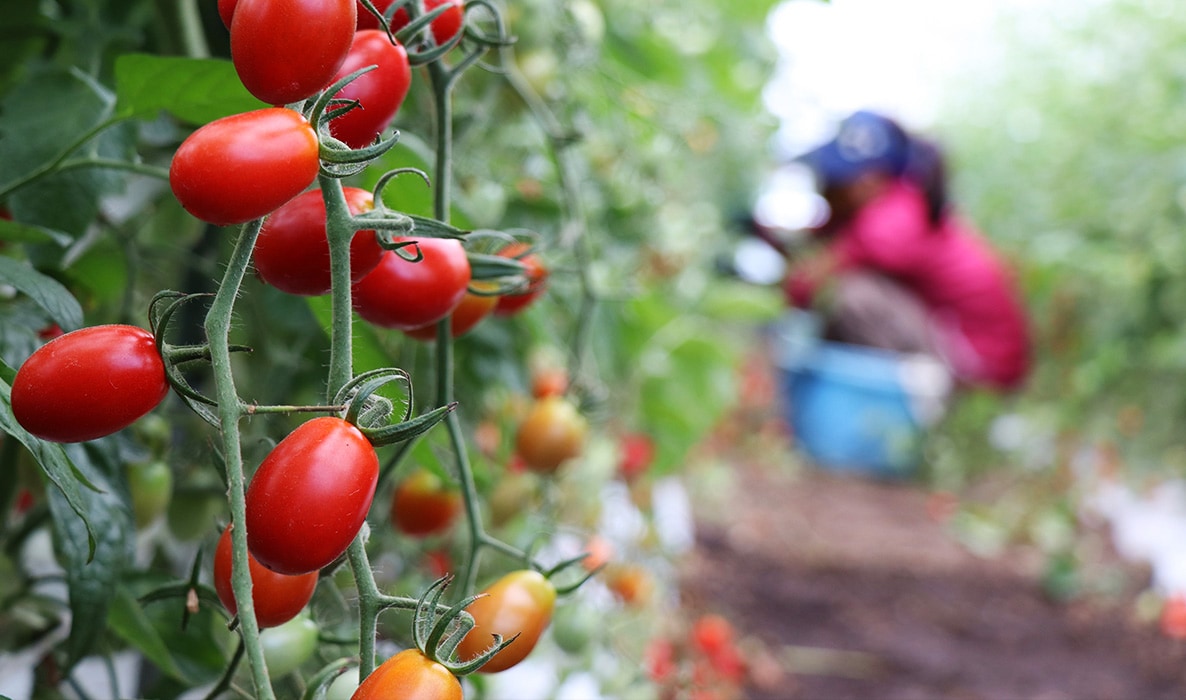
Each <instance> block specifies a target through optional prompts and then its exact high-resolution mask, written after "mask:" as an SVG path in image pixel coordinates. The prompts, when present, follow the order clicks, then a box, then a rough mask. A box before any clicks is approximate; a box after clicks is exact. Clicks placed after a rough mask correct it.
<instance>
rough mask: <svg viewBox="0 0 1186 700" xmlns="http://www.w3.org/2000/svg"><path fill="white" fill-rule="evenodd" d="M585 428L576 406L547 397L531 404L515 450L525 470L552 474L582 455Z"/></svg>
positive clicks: (557, 398)
mask: <svg viewBox="0 0 1186 700" xmlns="http://www.w3.org/2000/svg"><path fill="white" fill-rule="evenodd" d="M587 430H588V424H587V423H586V422H585V418H584V417H583V416H582V415H581V414H580V413H578V412H577V409H576V406H574V405H572V404H571V403H569V402H568V401H567V400H565V399H564V398H562V397H559V396H548V397H545V398H542V399H539V400H537V401H536V402H535V403H534V404H532V406H531V408H530V409H529V410H528V412H527V416H526V417H525V418H524V419H523V422H522V423H521V424H519V431H518V432H517V433H516V434H515V449H516V451H518V453H519V456H520V457H522V458H523V461H524V462H525V463H526V464H527V468H528V469H530V470H532V471H535V472H539V473H543V474H551V473H552V472H555V471H556V469H557V468H559V466H560V465H561V464H562V463H563V462H564V461H566V460H568V459H572V458H573V457H576V456H577V455H579V454H580V453H581V450H582V449H583V448H584V445H585V433H586V431H587Z"/></svg>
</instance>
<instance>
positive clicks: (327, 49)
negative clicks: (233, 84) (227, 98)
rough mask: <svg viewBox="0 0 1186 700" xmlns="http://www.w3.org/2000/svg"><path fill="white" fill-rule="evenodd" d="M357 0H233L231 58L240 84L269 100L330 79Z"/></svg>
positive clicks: (288, 98) (303, 94)
mask: <svg viewBox="0 0 1186 700" xmlns="http://www.w3.org/2000/svg"><path fill="white" fill-rule="evenodd" d="M356 1H357V0H284V2H278V1H277V0H238V3H237V4H236V6H235V7H234V10H233V12H234V16H233V18H232V20H231V25H230V27H231V61H232V62H233V63H234V64H235V70H236V71H237V72H238V74H239V79H240V80H242V81H243V86H244V87H246V88H247V91H248V92H250V93H251V94H252V95H255V96H256V97H258V98H259V99H261V100H263V101H264V102H267V103H268V104H272V105H285V104H290V103H292V102H299V101H300V100H303V99H305V98H307V97H310V96H312V95H313V94H315V93H317V92H318V91H319V90H321V89H322V88H324V87H326V86H327V85H329V84H330V83H331V82H333V77H334V74H336V73H337V72H338V68H339V67H340V66H341V65H342V61H344V60H346V52H347V51H349V50H350V42H351V41H352V40H353V39H354V23H355V20H356V18H357V15H356V10H355V5H356Z"/></svg>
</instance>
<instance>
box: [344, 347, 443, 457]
mask: <svg viewBox="0 0 1186 700" xmlns="http://www.w3.org/2000/svg"><path fill="white" fill-rule="evenodd" d="M392 382H402V383H403V384H404V385H405V386H406V387H407V398H406V399H405V401H404V402H403V403H404V413H403V417H402V418H401V420H400V422H399V423H394V424H392V423H389V422H388V421H389V420H390V418H391V416H392V414H393V413H394V406H393V405H392V404H391V402H390V400H388V399H386V398H384V397H382V396H377V395H375V392H376V391H378V390H379V389H380V388H381V387H383V386H384V385H386V384H390V383H392ZM333 403H334V404H338V405H345V406H346V415H345V420H346V421H347V422H349V423H353V424H354V425H356V426H358V429H359V430H361V431H362V434H363V435H365V436H366V438H367V440H370V442H371V444H372V445H374V446H375V447H380V446H383V445H391V444H394V443H397V442H403V441H405V440H409V439H411V438H414V437H416V436H417V435H421V434H423V433H425V432H427V431H428V430H429V429H431V428H432V427H433V426H435V425H436V424H437V423H439V422H441V420H443V419H444V418H445V416H447V415H449V414H450V413H452V412H453V411H454V410H456V408H457V405H458V404H457V402H456V401H453V402H451V403H448V404H445V405H444V406H438V407H437V408H434V409H433V410H431V411H428V412H427V413H422V414H420V415H419V416H416V417H415V418H413V417H412V407H413V406H414V405H415V403H414V401H413V395H412V378H411V376H409V375H408V373H407V372H405V371H404V370H402V369H398V368H395V367H387V368H383V369H376V370H371V371H369V372H363V373H362V374H360V375H358V376H356V377H354V378H353V379H351V380H350V381H349V382H347V383H346V385H345V386H343V387H342V388H341V389H340V390H338V393H337V395H336V396H335V397H334V401H333Z"/></svg>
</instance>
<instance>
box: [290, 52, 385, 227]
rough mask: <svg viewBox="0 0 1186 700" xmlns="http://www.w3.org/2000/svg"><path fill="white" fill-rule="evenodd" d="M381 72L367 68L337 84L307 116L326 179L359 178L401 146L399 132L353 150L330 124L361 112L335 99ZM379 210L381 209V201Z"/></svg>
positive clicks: (353, 104) (354, 104) (356, 104)
mask: <svg viewBox="0 0 1186 700" xmlns="http://www.w3.org/2000/svg"><path fill="white" fill-rule="evenodd" d="M377 68H378V66H375V65H370V66H364V67H362V68H359V69H358V70H356V71H353V72H351V73H347V74H346V75H344V76H342V77H341V78H340V79H338V80H336V81H334V83H333V84H332V85H330V86H329V87H327V88H326V89H325V90H323V91H322V92H321V93H320V94H319V95H318V96H317V99H316V100H314V101H313V104H312V106H311V107H310V108H309V111H308V113H307V114H306V115H305V117H306V118H307V119H308V120H309V123H310V124H312V125H313V127H314V128H315V129H316V130H317V140H318V156H319V157H320V159H321V166H320V167H321V173H322V174H323V175H326V176H328V177H333V178H345V177H350V176H352V175H357V174H359V173H361V172H362V171H364V170H366V168H367V166H369V165H370V164H371V162H372V161H374V160H375V159H376V158H378V157H379V156H381V155H383V154H384V153H386V152H387V151H390V150H391V149H392V148H393V147H394V146H395V144H397V143H399V137H400V133H399V131H395V132H394V133H393V134H392V135H391V136H390V137H388V138H386V139H384V140H382V141H379V142H377V143H374V144H371V145H370V146H366V147H364V148H350V147H349V146H347V145H346V144H345V143H343V142H342V141H340V140H338V139H337V138H334V136H333V135H332V134H330V130H329V123H330V121H331V120H332V119H334V118H335V117H340V116H342V115H343V114H345V113H346V112H349V111H351V110H353V109H360V108H361V105H360V104H359V102H358V101H357V100H341V99H339V98H337V97H334V96H335V95H337V94H338V93H339V92H340V91H341V90H342V88H344V87H346V86H347V85H349V84H350V83H352V82H354V81H355V80H357V79H358V78H359V77H361V76H363V75H365V74H367V73H369V72H371V71H373V70H376V69H377ZM331 106H332V107H333V108H332V109H331ZM376 206H378V203H377V201H376Z"/></svg>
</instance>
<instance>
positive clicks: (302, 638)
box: [259, 614, 318, 678]
mask: <svg viewBox="0 0 1186 700" xmlns="http://www.w3.org/2000/svg"><path fill="white" fill-rule="evenodd" d="M317 633H318V630H317V623H316V622H313V620H311V619H309V617H308V615H305V614H301V615H297V616H296V617H294V618H292V619H291V620H289V621H288V622H285V623H284V624H283V625H279V626H278V627H269V628H268V629H265V630H262V631H261V632H260V633H259V641H260V645H261V646H262V647H263V648H264V661H266V662H267V664H268V674H269V675H270V676H271V677H272V678H279V677H280V676H285V675H288V674H289V673H292V672H293V671H295V670H297V669H298V668H300V667H301V664H303V663H305V662H306V661H308V660H309V659H311V658H313V652H315V651H317Z"/></svg>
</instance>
